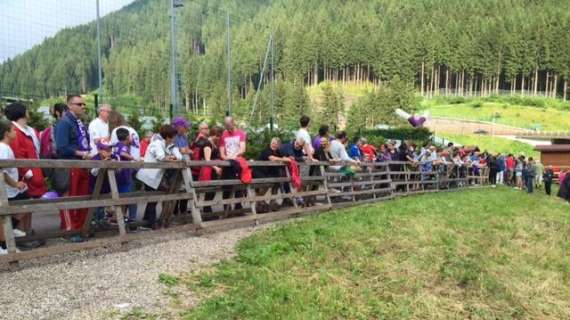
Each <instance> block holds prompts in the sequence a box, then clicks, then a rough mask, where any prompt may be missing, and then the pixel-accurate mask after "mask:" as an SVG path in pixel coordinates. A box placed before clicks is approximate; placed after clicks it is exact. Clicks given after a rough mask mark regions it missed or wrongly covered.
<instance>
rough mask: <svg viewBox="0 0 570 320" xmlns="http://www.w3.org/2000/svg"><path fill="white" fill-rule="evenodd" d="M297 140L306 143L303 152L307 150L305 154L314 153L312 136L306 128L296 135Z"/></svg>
mask: <svg viewBox="0 0 570 320" xmlns="http://www.w3.org/2000/svg"><path fill="white" fill-rule="evenodd" d="M295 139H296V140H299V139H302V140H303V141H305V147H304V148H303V150H305V153H307V152H311V153H313V152H314V151H313V142H312V141H311V135H310V134H309V131H307V129H305V128H301V129H299V131H297V132H296V133H295Z"/></svg>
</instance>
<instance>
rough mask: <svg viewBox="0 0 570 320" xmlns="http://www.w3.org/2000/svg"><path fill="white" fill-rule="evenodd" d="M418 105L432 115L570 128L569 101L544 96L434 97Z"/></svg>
mask: <svg viewBox="0 0 570 320" xmlns="http://www.w3.org/2000/svg"><path fill="white" fill-rule="evenodd" d="M421 108H422V109H423V110H425V111H428V112H429V114H430V115H432V116H440V117H450V118H459V119H468V120H478V121H488V122H493V121H495V122H496V123H500V124H505V125H509V126H514V127H520V128H526V129H539V130H544V131H570V102H564V101H560V100H555V99H546V98H521V97H516V96H515V97H510V96H505V97H489V98H462V97H450V98H436V99H432V100H424V101H423V102H422V104H421Z"/></svg>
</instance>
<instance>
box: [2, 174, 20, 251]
mask: <svg viewBox="0 0 570 320" xmlns="http://www.w3.org/2000/svg"><path fill="white" fill-rule="evenodd" d="M8 206H9V203H8V195H7V194H6V181H5V180H4V174H2V173H0V208H5V207H8ZM2 226H3V228H4V239H5V242H6V249H7V250H8V253H9V254H10V253H16V252H17V247H16V238H15V237H14V228H13V226H12V216H4V223H3V224H2Z"/></svg>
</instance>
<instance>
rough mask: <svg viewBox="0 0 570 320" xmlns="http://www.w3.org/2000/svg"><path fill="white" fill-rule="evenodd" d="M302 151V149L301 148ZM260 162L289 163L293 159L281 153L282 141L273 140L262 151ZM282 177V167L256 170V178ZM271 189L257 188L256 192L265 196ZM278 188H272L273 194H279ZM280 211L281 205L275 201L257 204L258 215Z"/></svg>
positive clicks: (257, 168)
mask: <svg viewBox="0 0 570 320" xmlns="http://www.w3.org/2000/svg"><path fill="white" fill-rule="evenodd" d="M301 150H302V148H301ZM257 160H259V161H277V162H283V163H287V162H290V161H291V158H289V157H286V156H284V155H283V154H282V153H281V140H280V139H279V138H273V139H271V142H270V143H269V146H267V147H266V148H265V149H263V150H262V151H261V154H260V155H259V157H258V158H257ZM281 175H282V169H281V168H280V167H272V166H267V167H255V168H254V176H255V178H276V177H279V176H281ZM269 189H270V187H262V188H257V189H256V190H255V192H256V195H257V196H264V195H265V194H266V193H267V191H268V190H269ZM277 191H278V187H276V186H272V187H271V194H277ZM278 209H279V205H278V204H277V202H276V201H275V200H274V199H273V200H271V201H270V202H269V204H268V203H267V202H266V201H260V202H256V212H257V213H264V212H268V211H277V210H278Z"/></svg>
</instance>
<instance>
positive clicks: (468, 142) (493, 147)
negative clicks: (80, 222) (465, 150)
mask: <svg viewBox="0 0 570 320" xmlns="http://www.w3.org/2000/svg"><path fill="white" fill-rule="evenodd" d="M438 136H442V137H444V138H445V139H447V140H451V141H453V142H455V143H459V144H462V145H465V146H472V145H476V146H479V148H480V149H481V150H482V151H485V150H487V151H489V152H491V153H497V152H500V153H502V154H509V153H512V154H515V155H520V154H523V155H525V156H527V157H528V156H531V157H534V158H535V159H536V158H537V157H539V155H540V153H539V152H537V151H535V150H534V147H533V146H531V145H529V144H526V143H523V142H519V141H514V140H510V139H506V138H500V137H494V136H485V135H477V134H470V135H461V134H448V133H445V134H438Z"/></svg>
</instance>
